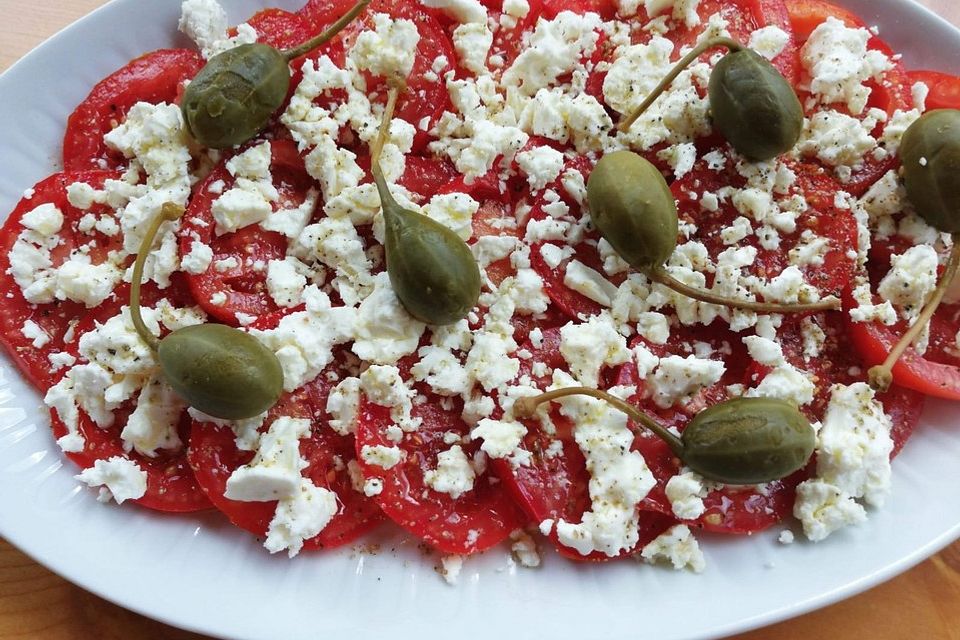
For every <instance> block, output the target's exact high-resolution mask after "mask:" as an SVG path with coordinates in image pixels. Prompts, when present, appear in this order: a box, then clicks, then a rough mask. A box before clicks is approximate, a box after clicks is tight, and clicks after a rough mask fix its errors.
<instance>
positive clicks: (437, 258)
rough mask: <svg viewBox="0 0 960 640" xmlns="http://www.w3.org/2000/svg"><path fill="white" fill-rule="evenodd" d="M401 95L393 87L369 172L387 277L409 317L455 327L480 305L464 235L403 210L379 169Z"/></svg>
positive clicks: (477, 271) (477, 279)
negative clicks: (376, 196) (375, 193)
mask: <svg viewBox="0 0 960 640" xmlns="http://www.w3.org/2000/svg"><path fill="white" fill-rule="evenodd" d="M394 82H399V81H398V80H396V79H394ZM399 92H400V89H399V86H394V87H392V88H391V89H390V93H389V95H388V98H387V107H386V109H385V110H384V114H383V122H382V123H381V126H380V133H379V135H378V136H377V139H376V141H375V142H374V144H373V152H372V153H371V173H372V174H373V179H374V181H375V182H376V184H377V191H378V192H379V194H380V204H381V208H382V210H383V221H384V227H385V229H384V231H385V233H384V236H385V237H384V243H383V244H384V247H385V248H386V261H387V274H388V275H389V276H390V284H391V285H392V286H393V290H394V293H396V295H397V299H398V300H400V303H401V304H402V305H403V306H404V308H405V309H406V310H407V312H408V313H409V314H410V315H411V316H413V317H414V318H416V319H417V320H420V321H421V322H426V323H427V324H433V325H443V324H452V323H454V322H457V321H458V320H461V319H463V318H465V317H466V316H467V314H468V313H470V310H471V309H472V308H473V307H475V306H476V305H477V301H478V300H479V298H480V268H479V267H478V266H477V261H476V259H475V258H474V257H473V253H472V252H471V251H470V247H468V246H467V243H466V242H464V241H463V240H462V239H461V238H460V236H458V235H457V234H456V233H454V232H453V231H452V230H450V229H448V228H447V227H445V226H444V225H442V224H440V223H439V222H437V221H436V220H433V219H431V218H428V217H427V216H425V215H423V214H421V213H417V212H416V211H411V210H409V209H404V208H403V207H401V206H400V204H399V203H398V202H397V201H396V199H395V198H394V197H393V194H391V193H390V188H389V187H388V186H387V181H386V180H385V179H384V177H383V172H382V171H381V169H380V153H381V151H382V149H383V144H384V142H385V140H386V137H387V134H388V131H389V127H390V120H391V119H392V118H393V112H394V109H395V108H396V105H397V97H398V96H399Z"/></svg>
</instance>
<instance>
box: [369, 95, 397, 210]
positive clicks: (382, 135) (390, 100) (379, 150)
mask: <svg viewBox="0 0 960 640" xmlns="http://www.w3.org/2000/svg"><path fill="white" fill-rule="evenodd" d="M402 90H403V86H402V84H401V83H391V86H390V89H389V90H388V91H387V105H386V106H385V107H384V109H383V120H381V121H380V130H379V131H377V137H376V138H374V140H373V146H372V148H371V149H370V173H372V174H373V179H374V181H375V182H376V183H377V189H379V190H380V197H381V198H383V194H384V193H386V194H387V196H388V197H389V198H390V199H391V200H392V199H393V196H391V195H390V190H389V189H387V183H386V180H384V178H383V171H382V170H381V169H380V156H381V154H383V146H384V145H385V144H387V139H388V138H389V137H390V122H391V121H392V120H393V112H394V111H396V109H397V99H398V98H399V97H400V92H401V91H402Z"/></svg>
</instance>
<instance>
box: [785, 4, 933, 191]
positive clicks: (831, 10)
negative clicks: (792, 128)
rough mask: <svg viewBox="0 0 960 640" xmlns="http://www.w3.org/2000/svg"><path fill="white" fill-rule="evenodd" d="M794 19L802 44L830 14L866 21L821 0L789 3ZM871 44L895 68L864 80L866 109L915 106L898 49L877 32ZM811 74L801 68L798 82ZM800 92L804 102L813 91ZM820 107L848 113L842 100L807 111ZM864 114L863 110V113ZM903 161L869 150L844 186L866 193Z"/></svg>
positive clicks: (880, 130)
mask: <svg viewBox="0 0 960 640" xmlns="http://www.w3.org/2000/svg"><path fill="white" fill-rule="evenodd" d="M788 10H789V12H790V20H791V22H792V23H793V24H794V30H795V31H796V32H797V40H798V41H799V42H800V44H801V46H802V44H803V43H804V42H806V40H807V39H808V38H809V37H810V34H811V33H812V32H813V31H814V29H816V28H817V26H819V25H820V24H821V23H822V22H824V21H826V19H827V18H829V17H833V18H836V19H838V20H841V21H843V22H844V23H845V24H846V25H847V26H848V27H851V28H853V27H858V28H859V27H865V24H864V23H863V22H862V21H861V20H860V19H859V18H858V17H857V16H855V15H853V14H852V13H850V12H849V11H847V10H846V9H843V8H841V7H837V6H836V5H833V4H831V3H829V2H821V1H820V0H801V1H799V2H796V1H792V2H789V3H788ZM867 48H868V49H871V50H875V51H880V52H882V53H883V54H885V55H886V56H887V57H888V58H891V60H890V62H891V65H892V66H891V68H890V69H889V70H887V71H885V72H884V73H883V75H882V76H881V78H880V80H872V79H871V80H868V81H866V82H865V83H864V85H865V86H867V87H869V88H870V90H871V92H870V98H869V99H868V100H867V106H866V108H865V109H864V113H866V111H867V110H869V109H871V108H876V109H880V110H882V111H884V112H886V114H887V115H888V116H892V115H893V113H894V112H895V111H897V110H900V111H908V110H910V109H912V108H913V92H912V86H913V82H914V81H913V80H911V78H910V77H909V76H908V74H907V72H906V70H905V69H904V67H903V65H902V63H901V62H900V60H899V59H893V55H894V52H893V50H892V49H891V48H890V46H889V45H888V44H887V43H886V42H884V41H883V40H882V39H880V38H879V37H877V36H871V38H870V39H869V41H868V42H867ZM808 82H809V77H808V76H807V75H806V71H805V69H801V74H800V78H799V84H798V85H797V86H806V85H808ZM798 95H799V97H800V102H801V103H804V104H805V103H806V102H807V98H808V97H809V94H808V93H807V92H806V91H803V90H799V91H798ZM820 109H832V110H835V111H839V112H841V113H847V109H846V105H845V104H841V103H836V104H830V105H817V106H815V107H814V108H813V110H812V111H809V112H808V114H807V115H811V114H812V113H813V112H815V111H817V110H820ZM861 117H862V114H861ZM883 127H884V125H883V124H882V123H881V124H878V125H877V127H876V129H875V130H874V131H873V136H874V137H875V138H879V137H880V135H881V134H882V133H883ZM898 165H899V160H898V159H897V157H896V156H887V157H885V158H877V157H874V155H873V154H870V153H868V154H867V155H866V156H865V157H864V159H863V162H862V166H860V167H858V168H857V169H856V170H855V171H854V172H853V175H852V177H851V178H850V179H849V180H848V181H847V182H845V183H843V190H844V191H847V192H849V193H851V194H853V195H854V196H861V195H863V194H864V193H865V192H866V191H867V189H869V188H870V187H871V185H873V184H874V183H875V182H876V181H877V180H879V179H880V178H881V177H882V176H883V175H884V174H885V173H887V172H888V171H890V170H891V169H895V168H896V167H897V166H898Z"/></svg>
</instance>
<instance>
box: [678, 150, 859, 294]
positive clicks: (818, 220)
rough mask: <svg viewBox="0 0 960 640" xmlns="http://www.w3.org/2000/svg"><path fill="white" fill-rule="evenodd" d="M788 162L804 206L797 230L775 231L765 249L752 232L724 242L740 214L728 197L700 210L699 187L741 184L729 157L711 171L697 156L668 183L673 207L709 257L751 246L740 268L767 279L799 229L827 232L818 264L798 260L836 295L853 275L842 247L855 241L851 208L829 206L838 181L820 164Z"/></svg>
mask: <svg viewBox="0 0 960 640" xmlns="http://www.w3.org/2000/svg"><path fill="white" fill-rule="evenodd" d="M787 165H788V166H789V167H790V168H791V169H792V170H793V171H794V172H795V173H796V175H797V180H796V183H795V184H794V185H793V186H792V187H791V188H790V195H794V194H799V195H802V196H803V197H804V199H805V200H806V201H807V204H808V205H809V206H808V209H807V210H806V211H805V212H803V213H801V214H800V215H799V216H798V217H797V221H796V223H797V228H796V231H794V232H793V233H781V234H780V246H779V248H778V249H764V248H763V247H762V246H760V245H759V244H758V239H757V236H756V234H755V233H754V234H752V235H750V236H747V238H745V239H744V240H741V241H740V242H739V243H737V244H735V245H727V244H725V243H724V242H723V239H722V237H721V235H720V234H721V233H722V232H723V231H724V230H725V229H726V228H728V227H730V226H731V224H732V223H733V220H734V219H735V218H737V217H739V216H740V215H741V214H740V213H738V212H737V210H736V208H735V207H734V206H733V204H732V203H731V202H730V201H729V200H728V201H724V202H720V205H719V208H718V210H717V211H715V212H709V211H704V210H703V207H702V206H701V205H700V198H701V196H702V195H703V194H704V193H707V192H710V193H716V192H717V190H719V189H721V188H723V187H725V186H735V187H742V186H744V184H745V178H743V177H742V176H740V175H739V174H738V173H737V171H736V169H735V168H734V166H733V161H731V160H729V159H728V161H727V163H726V166H725V168H724V169H722V170H721V171H713V170H712V169H709V168H707V167H706V166H705V164H704V163H703V161H701V162H700V163H698V165H697V166H695V167H694V169H693V171H691V172H690V173H689V174H687V175H686V176H684V177H683V179H682V180H678V181H676V182H674V183H673V186H672V187H671V190H672V191H673V194H674V196H675V197H676V199H677V209H678V213H679V215H680V217H681V219H684V220H687V221H689V222H693V223H694V224H696V225H697V232H696V234H695V235H694V236H693V237H692V238H691V239H692V240H698V241H700V242H702V243H703V244H704V245H705V246H706V247H707V251H708V253H709V254H710V257H711V258H712V259H713V260H716V259H717V256H718V255H719V254H720V253H721V252H723V251H724V250H726V249H728V248H729V247H730V246H734V247H738V246H739V247H742V246H747V245H748V244H749V245H750V246H754V247H755V248H756V249H757V258H756V260H755V261H754V264H753V265H751V266H748V267H744V268H743V274H744V275H757V276H759V277H762V278H768V279H769V278H773V277H776V276H777V275H779V274H780V273H781V272H782V271H783V270H784V269H785V268H787V267H788V266H790V261H789V252H790V250H791V249H793V248H794V247H797V246H799V245H802V244H804V241H803V240H802V239H801V235H802V234H803V232H804V231H806V230H811V231H813V232H814V233H815V234H816V235H817V236H819V237H823V238H827V239H828V240H829V249H828V250H827V251H826V252H825V253H824V254H823V256H822V257H823V264H821V265H814V264H808V265H799V266H800V269H801V270H802V271H803V273H804V277H805V279H806V281H807V282H808V283H809V284H811V285H813V286H815V287H816V288H817V289H818V290H819V291H820V293H821V294H822V295H830V294H833V295H839V294H840V292H841V291H842V290H843V288H844V287H845V286H846V285H847V283H848V282H849V281H850V279H851V278H852V277H853V271H854V266H855V260H853V259H851V258H849V257H848V256H847V252H848V251H849V250H850V249H854V248H856V246H857V223H856V220H855V219H854V217H853V214H852V212H851V211H850V210H847V209H837V208H836V207H835V206H834V194H835V193H836V192H837V191H838V190H840V188H841V187H840V186H839V184H838V183H837V182H836V181H835V180H834V179H833V178H831V177H830V176H829V175H827V173H826V171H825V170H824V169H822V168H821V167H819V166H817V165H813V164H809V163H796V162H793V161H788V162H787ZM754 231H756V229H755V230H754Z"/></svg>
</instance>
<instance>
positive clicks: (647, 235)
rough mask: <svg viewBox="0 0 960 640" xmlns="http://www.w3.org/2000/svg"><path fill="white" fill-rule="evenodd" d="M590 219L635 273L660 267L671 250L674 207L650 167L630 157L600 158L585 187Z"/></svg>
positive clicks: (619, 153)
mask: <svg viewBox="0 0 960 640" xmlns="http://www.w3.org/2000/svg"><path fill="white" fill-rule="evenodd" d="M587 201H588V202H589V203H590V219H591V220H592V221H593V224H594V226H595V227H596V228H597V230H598V231H599V232H600V235H602V236H603V237H604V238H606V240H607V242H609V243H610V246H612V247H613V248H614V250H615V251H616V252H617V253H618V254H620V257H621V258H623V259H624V260H626V261H627V263H628V264H629V265H630V266H632V267H634V268H635V269H639V270H640V271H650V270H652V269H656V268H659V267H661V266H663V263H665V262H666V261H667V259H669V258H670V254H672V253H673V250H674V249H675V248H676V246H677V235H678V234H679V221H678V219H677V203H676V201H675V200H674V198H673V194H672V193H671V192H670V187H669V186H668V185H667V181H666V180H664V179H663V175H662V174H661V173H660V171H659V170H657V168H656V167H655V166H653V165H652V164H651V163H650V162H648V161H647V160H646V159H644V158H643V157H641V156H639V155H637V154H636V153H633V152H631V151H615V152H613V153H608V154H607V155H605V156H603V158H601V159H600V161H599V162H598V163H597V166H596V167H594V170H593V172H592V173H591V174H590V178H589V180H588V181H587Z"/></svg>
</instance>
